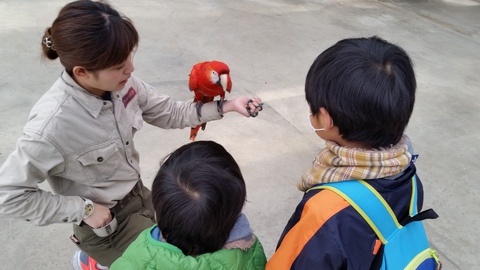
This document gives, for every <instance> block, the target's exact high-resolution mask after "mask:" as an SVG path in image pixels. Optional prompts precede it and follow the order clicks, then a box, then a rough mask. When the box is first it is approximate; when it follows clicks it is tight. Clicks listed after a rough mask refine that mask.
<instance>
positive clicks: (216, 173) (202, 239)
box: [110, 141, 266, 270]
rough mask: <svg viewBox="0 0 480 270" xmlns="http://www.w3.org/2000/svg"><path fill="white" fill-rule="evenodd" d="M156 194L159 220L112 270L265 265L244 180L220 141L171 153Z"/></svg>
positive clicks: (257, 268)
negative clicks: (247, 206)
mask: <svg viewBox="0 0 480 270" xmlns="http://www.w3.org/2000/svg"><path fill="white" fill-rule="evenodd" d="M152 198H153V206H154V208H155V214H156V218H157V221H158V222H157V224H156V225H154V226H152V227H150V228H148V229H146V230H144V231H143V232H142V233H141V234H140V236H139V237H138V238H137V239H136V240H135V241H134V242H133V243H132V244H131V245H130V246H129V247H128V248H127V250H126V251H125V252H124V253H123V255H122V256H121V257H120V258H119V259H117V260H116V261H115V262H114V263H113V265H112V266H111V268H110V269H111V270H115V269H122V270H123V269H136V270H142V269H169V270H175V269H179V270H180V269H192V270H193V269H203V270H209V269H212V270H213V269H215V270H221V269H240V270H241V269H243V270H261V269H264V268H265V263H266V257H265V253H264V251H263V247H262V245H261V243H260V242H259V240H258V239H257V237H256V236H255V235H254V234H253V232H252V230H251V229H250V225H249V222H248V219H247V217H246V216H245V215H244V214H243V213H242V208H243V205H244V203H245V199H246V187H245V181H244V179H243V176H242V173H241V171H240V168H239V167H238V164H237V163H236V162H235V160H234V158H233V157H232V156H231V155H230V154H229V153H228V152H227V150H225V148H224V147H223V146H221V145H220V144H217V143H215V142H212V141H197V142H192V143H189V144H186V145H184V146H182V147H180V148H178V149H177V150H175V151H174V152H173V153H171V154H170V155H169V156H168V157H167V158H166V159H165V160H164V162H163V164H162V165H161V168H160V170H159V172H158V174H157V176H156V177H155V179H154V181H153V185H152Z"/></svg>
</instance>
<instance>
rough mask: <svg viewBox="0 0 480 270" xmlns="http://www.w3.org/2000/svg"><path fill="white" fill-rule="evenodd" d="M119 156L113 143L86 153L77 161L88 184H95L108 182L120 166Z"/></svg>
mask: <svg viewBox="0 0 480 270" xmlns="http://www.w3.org/2000/svg"><path fill="white" fill-rule="evenodd" d="M120 156H121V155H120V152H119V151H118V148H117V146H116V145H115V143H111V144H109V145H107V146H105V147H102V148H95V149H92V150H90V151H87V152H85V153H83V154H81V155H80V156H78V158H77V160H78V161H79V162H80V164H82V166H83V168H82V170H83V171H84V172H85V174H86V176H87V178H88V179H89V181H90V183H95V182H100V181H105V180H108V179H110V178H111V177H112V176H113V175H114V174H115V172H116V170H117V168H118V167H119V166H120V158H121V157H120Z"/></svg>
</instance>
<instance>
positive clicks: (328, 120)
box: [319, 107, 333, 131]
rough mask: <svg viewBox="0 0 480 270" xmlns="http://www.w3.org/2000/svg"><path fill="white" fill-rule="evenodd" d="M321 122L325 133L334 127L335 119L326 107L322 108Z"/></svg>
mask: <svg viewBox="0 0 480 270" xmlns="http://www.w3.org/2000/svg"><path fill="white" fill-rule="evenodd" d="M319 112H320V121H321V122H322V127H323V128H324V129H325V131H328V130H329V129H331V128H332V127H333V119H332V117H331V116H330V113H329V112H328V111H327V109H325V108H324V107H321V108H320V110H319Z"/></svg>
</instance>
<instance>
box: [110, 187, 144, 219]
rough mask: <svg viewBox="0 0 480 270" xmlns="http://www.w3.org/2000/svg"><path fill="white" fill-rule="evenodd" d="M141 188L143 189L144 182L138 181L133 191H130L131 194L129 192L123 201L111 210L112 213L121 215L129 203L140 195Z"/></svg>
mask: <svg viewBox="0 0 480 270" xmlns="http://www.w3.org/2000/svg"><path fill="white" fill-rule="evenodd" d="M141 188H142V181H138V182H137V183H136V184H135V186H134V187H133V188H132V190H130V192H128V193H127V195H125V197H123V199H121V200H119V201H118V202H117V204H116V205H115V206H114V207H112V208H110V211H112V212H113V213H115V214H117V213H119V212H120V211H121V210H122V209H123V208H125V207H126V206H127V205H128V203H129V202H130V201H131V200H132V199H133V198H134V197H135V196H137V195H138V194H139V192H140V189H141Z"/></svg>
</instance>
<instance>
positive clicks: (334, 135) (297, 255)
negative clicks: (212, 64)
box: [266, 37, 440, 270]
mask: <svg viewBox="0 0 480 270" xmlns="http://www.w3.org/2000/svg"><path fill="white" fill-rule="evenodd" d="M415 90H416V80H415V74H414V70H413V67H412V63H411V60H410V58H409V56H408V55H407V53H406V52H405V51H404V50H403V49H402V48H400V47H399V46H396V45H394V44H391V43H389V42H387V41H385V40H382V39H381V38H379V37H370V38H351V39H344V40H341V41H339V42H337V43H336V44H334V45H333V46H331V47H330V48H328V49H327V50H325V51H324V52H322V53H321V54H320V55H319V56H318V57H317V59H316V60H315V61H314V63H313V64H312V66H311V67H310V69H309V71H308V74H307V77H306V82H305V97H306V100H307V103H308V106H309V109H310V113H309V114H308V119H309V122H310V124H311V126H312V129H313V131H314V132H316V134H317V135H318V136H319V137H320V138H322V139H323V140H325V143H326V147H325V148H323V149H322V150H321V151H320V153H319V154H318V155H317V156H316V157H315V159H314V161H313V164H312V166H311V168H310V169H309V170H308V171H307V172H306V173H305V174H304V175H303V176H302V178H301V180H300V181H299V183H298V188H299V189H300V190H301V191H304V192H305V194H304V197H303V199H302V201H301V202H300V203H299V204H298V206H297V208H296V210H295V212H294V213H293V215H292V216H291V218H290V220H289V221H288V223H287V225H286V227H285V229H284V231H283V233H282V235H281V237H280V239H279V242H278V245H277V249H276V251H275V253H274V254H273V256H272V257H271V259H270V260H269V262H268V263H267V266H266V269H267V270H273V269H274V270H281V269H390V270H391V269H405V268H406V269H415V268H417V267H419V268H421V267H425V268H422V269H435V267H439V265H440V263H439V261H438V257H437V256H436V253H435V251H433V250H431V249H430V248H429V245H428V240H427V238H426V234H425V231H424V230H423V225H422V222H421V220H422V219H425V218H436V217H437V216H436V214H435V212H433V211H432V210H429V211H424V212H421V213H419V212H420V210H421V208H422V205H423V188H422V183H421V181H420V179H419V177H418V176H417V174H416V168H415V165H414V163H413V162H414V161H415V159H416V156H413V155H412V153H411V152H409V148H410V147H409V145H410V142H409V139H408V137H407V136H406V135H405V134H404V132H405V128H406V126H407V124H408V121H409V119H410V116H411V114H412V111H413V106H414V102H415ZM396 236H399V237H396ZM408 252H412V254H409V253H408ZM391 257H393V259H391ZM392 260H394V261H392Z"/></svg>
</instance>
